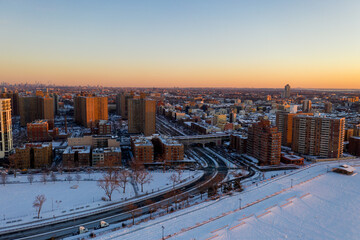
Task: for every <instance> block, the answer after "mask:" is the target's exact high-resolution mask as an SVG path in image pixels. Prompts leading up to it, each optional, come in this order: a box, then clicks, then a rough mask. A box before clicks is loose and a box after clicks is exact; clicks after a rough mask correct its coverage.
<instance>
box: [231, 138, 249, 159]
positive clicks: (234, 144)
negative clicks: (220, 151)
mask: <svg viewBox="0 0 360 240" xmlns="http://www.w3.org/2000/svg"><path fill="white" fill-rule="evenodd" d="M246 145H247V137H244V136H243V135H241V134H231V135H230V148H232V149H234V150H235V151H236V152H238V153H240V154H243V153H246Z"/></svg>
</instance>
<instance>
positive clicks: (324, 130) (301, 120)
mask: <svg viewBox="0 0 360 240" xmlns="http://www.w3.org/2000/svg"><path fill="white" fill-rule="evenodd" d="M344 135H345V118H325V117H313V116H304V115H298V116H296V117H294V118H293V141H292V150H293V151H295V152H298V153H301V154H306V155H313V156H320V157H326V158H339V157H342V154H343V142H344Z"/></svg>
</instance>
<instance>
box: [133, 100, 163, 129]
mask: <svg viewBox="0 0 360 240" xmlns="http://www.w3.org/2000/svg"><path fill="white" fill-rule="evenodd" d="M155 114H156V101H155V100H150V99H143V98H141V99H129V100H128V117H129V121H128V127H129V133H143V134H144V135H145V136H150V135H152V134H154V133H155V121H156V115H155Z"/></svg>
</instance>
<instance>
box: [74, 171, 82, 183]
mask: <svg viewBox="0 0 360 240" xmlns="http://www.w3.org/2000/svg"><path fill="white" fill-rule="evenodd" d="M75 179H76V181H77V182H78V183H79V181H80V180H81V175H80V174H79V173H76V175H75Z"/></svg>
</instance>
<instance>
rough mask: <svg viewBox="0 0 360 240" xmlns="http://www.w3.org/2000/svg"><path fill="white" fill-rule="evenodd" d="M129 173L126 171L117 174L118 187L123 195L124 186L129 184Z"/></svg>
mask: <svg viewBox="0 0 360 240" xmlns="http://www.w3.org/2000/svg"><path fill="white" fill-rule="evenodd" d="M129 178H130V172H129V171H128V170H121V171H120V172H119V174H118V179H119V184H120V187H121V188H122V189H123V193H125V189H126V184H127V183H128V182H129Z"/></svg>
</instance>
